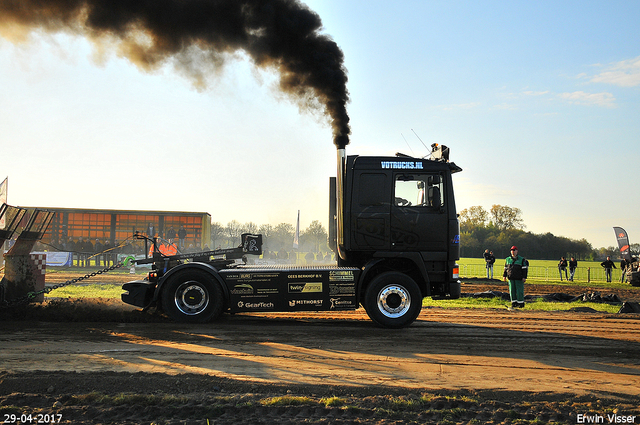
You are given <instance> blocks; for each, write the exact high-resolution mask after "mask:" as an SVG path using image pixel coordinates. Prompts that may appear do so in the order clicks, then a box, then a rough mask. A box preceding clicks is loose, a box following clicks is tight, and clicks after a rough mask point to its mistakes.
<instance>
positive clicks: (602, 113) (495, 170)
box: [0, 0, 640, 255]
mask: <svg viewBox="0 0 640 425" xmlns="http://www.w3.org/2000/svg"><path fill="white" fill-rule="evenodd" d="M306 4H308V5H309V7H310V8H311V9H312V10H314V11H316V12H317V13H318V14H319V15H320V17H321V18H322V21H323V24H324V33H326V34H329V35H330V36H331V37H332V38H333V39H334V40H335V41H336V43H337V44H338V45H339V46H340V47H341V48H342V50H343V52H344V55H345V65H346V68H347V70H348V75H349V83H348V89H349V91H350V94H351V103H350V104H349V106H348V112H349V114H350V117H351V125H352V136H351V144H350V145H349V146H348V147H347V152H348V153H349V154H394V153H395V152H398V151H401V152H405V153H409V154H411V153H413V154H415V155H419V156H424V155H425V154H426V153H427V152H426V149H425V148H424V146H423V145H422V144H421V143H420V141H419V140H418V138H417V137H416V135H415V134H414V132H413V131H415V133H417V134H418V136H420V138H421V139H422V140H423V141H424V142H425V144H427V145H430V144H431V143H434V142H437V143H442V144H445V145H447V146H449V147H450V149H451V158H452V160H453V161H454V162H456V163H457V164H458V165H459V166H461V167H462V168H463V169H464V171H463V172H462V173H459V174H457V175H456V177H455V181H454V182H455V185H456V197H457V204H458V209H459V210H461V209H463V208H467V207H470V206H474V205H481V206H483V207H484V208H485V209H487V210H489V209H490V208H491V206H492V205H493V204H501V205H508V206H511V207H517V208H520V209H521V210H522V213H523V219H524V222H525V224H526V226H527V229H526V230H529V231H532V232H534V233H546V232H551V233H553V234H555V235H558V236H566V237H569V238H573V239H581V238H586V239H587V240H588V241H589V242H591V243H592V244H593V246H594V247H596V248H598V247H601V246H613V245H615V243H616V242H615V237H614V233H613V229H612V227H613V226H621V227H624V228H625V229H626V230H627V231H628V232H629V236H630V239H631V242H632V243H634V242H635V243H637V242H640V213H639V211H640V187H639V186H640V180H639V179H638V173H637V167H638V164H639V163H640V154H639V150H640V143H639V141H640V119H639V117H640V47H639V46H640V25H638V22H640V2H636V1H624V2H623V1H598V2H595V1H538V2H531V1H500V2H498V1H495V2H494V1H482V2H477V1H404V0H403V1H397V2H390V1H371V0H370V1H366V2H365V1H362V0H359V1H351V0H342V1H339V2H338V1H327V0H314V1H308V2H306ZM2 34H4V35H5V36H7V34H8V32H7V29H6V28H5V29H4V32H3V30H0V36H1V35H2ZM276 80H277V77H276V76H275V75H273V74H272V73H269V72H268V71H263V70H256V69H254V67H253V66H252V64H251V63H250V62H249V61H248V60H246V59H245V58H244V57H243V55H241V54H240V55H238V59H237V60H234V61H231V62H230V63H228V65H227V66H226V67H224V68H223V69H221V70H217V71H216V73H215V75H214V76H213V77H212V79H211V81H212V84H211V85H210V86H209V87H208V88H207V89H205V90H196V89H195V88H194V87H193V85H192V84H191V82H190V81H189V80H188V79H186V78H184V77H183V76H182V75H180V73H177V72H175V71H174V70H173V68H172V67H171V65H170V64H168V65H167V66H165V67H163V68H161V69H159V70H156V71H154V72H152V73H145V72H143V71H140V70H139V69H138V68H136V67H135V66H133V65H132V64H130V63H129V62H128V61H127V60H126V59H123V58H121V57H119V56H118V55H117V53H116V52H115V51H114V50H113V49H110V48H109V46H105V45H102V49H98V48H96V47H95V45H93V44H92V43H91V42H89V41H88V40H86V39H83V38H80V37H72V36H69V35H65V34H57V35H46V34H42V33H40V32H37V33H32V34H31V36H30V38H29V41H28V42H22V43H17V42H15V38H11V39H8V38H1V37H0V152H1V153H0V157H1V158H2V161H1V162H0V180H2V179H4V177H5V176H9V192H8V197H9V199H8V202H9V203H10V204H14V205H23V206H50V207H83V208H109V209H146V210H179V211H181V210H184V211H206V212H209V213H210V214H211V215H212V218H213V220H214V221H219V222H220V223H222V224H226V223H227V222H229V221H230V220H234V219H235V220H238V221H239V222H249V221H252V222H254V223H256V224H263V223H272V224H277V223H279V222H283V221H285V222H289V223H292V224H293V223H294V221H295V218H296V214H297V210H298V209H299V210H301V226H302V227H303V228H304V227H306V226H308V224H309V223H310V222H311V221H312V220H316V219H317V220H321V221H322V222H323V223H324V224H325V225H326V223H327V216H328V210H327V198H328V184H329V183H328V177H329V176H330V175H335V155H336V153H335V148H334V146H333V144H332V136H331V130H330V128H329V127H328V125H326V123H325V120H324V118H322V117H320V116H316V115H313V114H309V113H306V112H300V111H299V110H298V108H297V107H296V106H295V105H294V104H292V103H291V102H290V101H289V100H288V99H287V98H285V97H283V96H282V95H281V94H279V93H278V92H277V90H275V89H274V85H275V81H276ZM403 136H404V137H403ZM405 138H406V140H407V141H408V144H409V146H407V142H405ZM462 242H463V243H464V241H462ZM524 254H525V255H526V253H524Z"/></svg>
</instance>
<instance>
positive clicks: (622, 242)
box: [613, 227, 631, 261]
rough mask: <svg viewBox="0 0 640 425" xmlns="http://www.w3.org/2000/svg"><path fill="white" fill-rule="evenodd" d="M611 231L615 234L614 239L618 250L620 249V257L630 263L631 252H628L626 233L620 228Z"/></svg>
mask: <svg viewBox="0 0 640 425" xmlns="http://www.w3.org/2000/svg"><path fill="white" fill-rule="evenodd" d="M613 231H614V232H616V239H617V240H618V248H619V249H620V255H621V256H622V258H624V259H625V260H628V261H631V252H630V250H629V237H628V236H627V232H626V231H625V230H624V229H623V228H622V227H614V228H613Z"/></svg>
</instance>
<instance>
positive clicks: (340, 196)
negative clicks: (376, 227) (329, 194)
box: [336, 147, 347, 260]
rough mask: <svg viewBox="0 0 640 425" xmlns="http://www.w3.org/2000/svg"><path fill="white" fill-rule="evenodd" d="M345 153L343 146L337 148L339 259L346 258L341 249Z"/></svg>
mask: <svg viewBox="0 0 640 425" xmlns="http://www.w3.org/2000/svg"><path fill="white" fill-rule="evenodd" d="M346 162H347V153H346V150H345V148H344V147H339V148H338V170H337V178H336V222H337V223H336V227H337V228H336V251H337V254H338V256H339V257H340V259H342V260H346V259H347V254H346V252H343V251H342V247H343V246H344V230H343V229H344V176H345V167H346Z"/></svg>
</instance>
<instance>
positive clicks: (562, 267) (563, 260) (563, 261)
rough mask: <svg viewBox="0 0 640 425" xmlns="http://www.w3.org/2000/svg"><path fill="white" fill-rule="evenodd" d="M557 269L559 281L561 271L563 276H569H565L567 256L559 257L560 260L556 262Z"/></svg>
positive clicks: (566, 277)
mask: <svg viewBox="0 0 640 425" xmlns="http://www.w3.org/2000/svg"><path fill="white" fill-rule="evenodd" d="M558 270H559V271H560V282H562V272H564V278H565V279H567V280H569V276H567V258H566V257H562V258H560V262H559V263H558Z"/></svg>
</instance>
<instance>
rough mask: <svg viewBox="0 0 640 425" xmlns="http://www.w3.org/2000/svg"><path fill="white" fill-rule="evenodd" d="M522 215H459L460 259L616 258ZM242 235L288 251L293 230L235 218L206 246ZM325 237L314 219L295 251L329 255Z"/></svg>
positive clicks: (477, 211) (214, 228) (232, 242)
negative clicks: (489, 255) (515, 254)
mask: <svg viewBox="0 0 640 425" xmlns="http://www.w3.org/2000/svg"><path fill="white" fill-rule="evenodd" d="M525 228H526V226H525V224H524V220H523V219H522V211H521V210H520V209H519V208H513V207H509V206H506V205H493V206H492V207H491V209H490V210H489V211H487V210H485V209H484V208H483V207H481V206H473V207H469V208H466V209H463V210H462V211H460V256H461V257H482V254H483V253H484V250H485V249H489V250H490V251H493V254H494V255H495V256H496V257H497V258H506V257H507V256H508V255H509V254H510V252H509V249H510V248H511V246H512V245H516V246H517V247H518V248H519V249H520V251H521V252H522V254H523V255H525V256H526V257H528V258H535V259H540V260H557V259H559V258H560V257H567V258H570V257H575V258H576V259H577V260H583V261H594V260H599V259H604V258H605V257H607V256H610V257H611V258H613V259H616V258H618V248H617V247H614V246H609V247H606V248H597V249H594V248H593V247H592V246H591V244H590V243H589V242H588V241H587V240H586V239H584V238H583V239H579V240H576V239H571V238H567V237H564V236H555V235H553V234H552V233H544V234H534V233H532V232H527V231H525ZM243 233H254V234H256V233H259V234H262V236H263V248H264V249H265V250H269V251H281V250H284V251H291V250H292V248H293V237H294V233H295V227H294V226H293V225H292V224H290V223H280V224H278V225H276V226H273V225H271V224H263V225H259V226H258V225H256V224H255V223H253V222H249V223H244V224H242V223H239V222H238V221H236V220H233V221H230V222H229V223H227V224H226V225H222V224H220V223H219V222H214V223H211V245H210V246H211V247H212V248H218V247H220V248H226V247H230V246H238V245H239V244H240V235H242V234H243ZM327 241H328V233H327V230H326V229H325V228H324V226H323V225H322V224H321V223H320V222H319V221H318V220H314V221H313V222H311V224H310V225H309V227H307V228H306V229H304V230H301V231H300V239H299V246H298V251H301V252H315V253H318V252H323V253H326V252H328V251H329V246H328V244H327ZM631 253H632V255H634V256H638V254H639V253H640V244H638V243H634V244H631Z"/></svg>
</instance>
